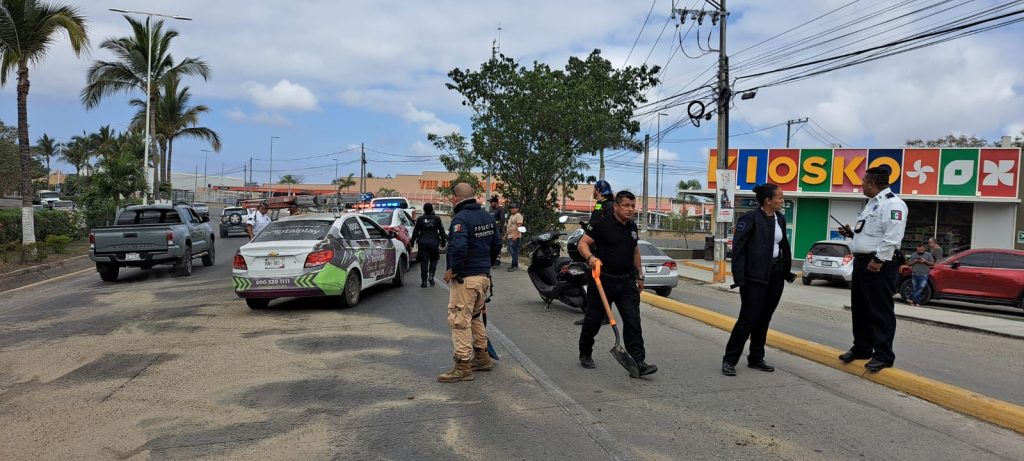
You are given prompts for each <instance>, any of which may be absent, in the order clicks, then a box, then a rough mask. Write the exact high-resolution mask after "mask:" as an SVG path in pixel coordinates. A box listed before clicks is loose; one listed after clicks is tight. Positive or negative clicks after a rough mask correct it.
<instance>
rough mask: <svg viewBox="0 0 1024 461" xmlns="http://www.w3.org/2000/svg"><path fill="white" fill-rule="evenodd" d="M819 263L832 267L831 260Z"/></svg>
mask: <svg viewBox="0 0 1024 461" xmlns="http://www.w3.org/2000/svg"><path fill="white" fill-rule="evenodd" d="M821 265H822V266H827V267H832V261H822V262H821Z"/></svg>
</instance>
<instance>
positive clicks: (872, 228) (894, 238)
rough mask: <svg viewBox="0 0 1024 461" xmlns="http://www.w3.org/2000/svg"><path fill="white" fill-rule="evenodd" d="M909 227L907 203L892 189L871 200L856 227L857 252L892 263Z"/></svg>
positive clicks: (886, 189) (854, 250) (854, 238)
mask: <svg viewBox="0 0 1024 461" xmlns="http://www.w3.org/2000/svg"><path fill="white" fill-rule="evenodd" d="M906 227H907V204H906V203H903V200H902V199H901V198H899V197H897V196H896V194H894V193H893V192H892V191H891V190H889V188H888V187H886V188H885V190H883V191H881V192H879V193H878V195H876V196H874V197H872V198H871V199H869V200H868V203H867V204H865V205H864V210H863V211H861V212H860V214H859V215H857V223H856V224H855V225H854V226H853V252H854V253H874V254H875V257H876V258H878V259H881V260H882V261H891V260H892V255H893V253H894V252H895V251H896V249H898V248H899V247H900V242H902V241H903V231H904V229H905V228H906Z"/></svg>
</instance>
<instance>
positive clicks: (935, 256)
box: [928, 237, 942, 262]
mask: <svg viewBox="0 0 1024 461" xmlns="http://www.w3.org/2000/svg"><path fill="white" fill-rule="evenodd" d="M928 248H929V250H930V251H931V253H932V260H933V261H934V262H939V261H942V246H940V245H939V242H938V241H937V240H935V237H932V238H930V239H928Z"/></svg>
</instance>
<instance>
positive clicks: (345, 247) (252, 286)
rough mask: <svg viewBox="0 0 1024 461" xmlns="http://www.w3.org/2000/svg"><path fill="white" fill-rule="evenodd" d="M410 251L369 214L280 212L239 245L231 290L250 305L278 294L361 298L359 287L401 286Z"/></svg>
mask: <svg viewBox="0 0 1024 461" xmlns="http://www.w3.org/2000/svg"><path fill="white" fill-rule="evenodd" d="M408 269H409V254H408V252H407V250H406V247H405V245H404V244H403V243H402V242H401V241H399V240H398V239H397V238H396V234H395V233H394V232H389V231H386V230H384V229H383V228H382V227H381V226H380V225H378V224H377V223H376V222H374V221H373V220H372V219H370V218H369V217H368V216H365V215H361V214H358V213H344V214H341V215H338V216H335V215H334V214H327V213H316V214H308V215H307V214H304V215H298V216H292V217H284V218H281V219H279V220H277V221H274V222H272V223H270V224H269V225H267V227H266V228H264V229H263V230H262V231H261V232H260V233H259V234H257V235H256V236H255V237H253V239H252V241H250V242H249V243H247V244H245V245H243V246H242V247H241V248H239V249H238V253H236V254H235V257H234V260H233V262H232V281H233V283H234V288H235V294H236V295H238V297H240V298H244V299H245V302H246V304H247V305H248V306H249V307H250V308H252V309H262V308H265V307H267V306H268V305H269V303H270V301H271V300H273V299H276V298H298V297H310V296H330V297H337V298H338V299H339V300H340V303H341V305H342V306H343V307H353V306H355V305H356V304H358V303H359V294H360V292H362V290H364V289H366V288H369V287H371V286H373V285H377V284H381V283H388V282H389V283H391V284H392V285H394V286H402V284H403V282H404V278H405V272H406V271H407V270H408Z"/></svg>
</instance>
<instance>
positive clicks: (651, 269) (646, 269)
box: [644, 266, 661, 274]
mask: <svg viewBox="0 0 1024 461" xmlns="http://www.w3.org/2000/svg"><path fill="white" fill-rule="evenodd" d="M659 269H661V266H644V272H646V273H648V274H653V273H655V272H658V270H659Z"/></svg>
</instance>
